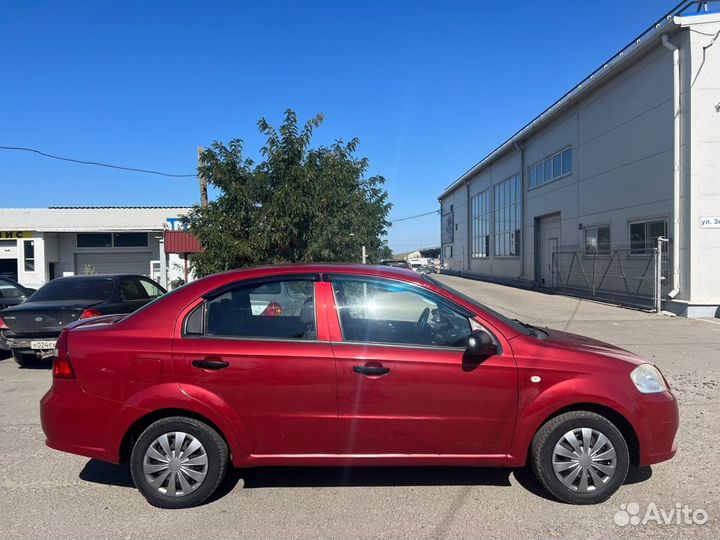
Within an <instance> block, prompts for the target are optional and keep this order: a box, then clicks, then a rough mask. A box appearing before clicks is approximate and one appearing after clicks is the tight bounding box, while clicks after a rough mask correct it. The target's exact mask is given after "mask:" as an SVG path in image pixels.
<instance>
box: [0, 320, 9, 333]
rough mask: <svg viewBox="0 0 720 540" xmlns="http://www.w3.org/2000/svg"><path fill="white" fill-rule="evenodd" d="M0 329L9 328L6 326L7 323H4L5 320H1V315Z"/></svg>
mask: <svg viewBox="0 0 720 540" xmlns="http://www.w3.org/2000/svg"><path fill="white" fill-rule="evenodd" d="M0 330H10V328H8V325H7V324H5V321H3V318H2V317H0Z"/></svg>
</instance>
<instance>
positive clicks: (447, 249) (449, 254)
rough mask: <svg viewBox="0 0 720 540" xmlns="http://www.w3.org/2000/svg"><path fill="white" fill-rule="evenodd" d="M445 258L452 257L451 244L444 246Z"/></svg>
mask: <svg viewBox="0 0 720 540" xmlns="http://www.w3.org/2000/svg"><path fill="white" fill-rule="evenodd" d="M445 258H446V259H452V246H445Z"/></svg>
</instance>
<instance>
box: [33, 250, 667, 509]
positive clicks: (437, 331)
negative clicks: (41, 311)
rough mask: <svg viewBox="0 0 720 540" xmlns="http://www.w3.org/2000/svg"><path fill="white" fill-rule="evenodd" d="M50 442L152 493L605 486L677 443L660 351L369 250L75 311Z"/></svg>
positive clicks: (195, 500) (578, 491)
mask: <svg viewBox="0 0 720 540" xmlns="http://www.w3.org/2000/svg"><path fill="white" fill-rule="evenodd" d="M41 415H42V426H43V430H44V431H45V434H46V436H47V444H48V445H49V446H50V447H52V448H56V449H58V450H62V451H65V452H71V453H75V454H80V455H83V456H89V457H92V458H96V459H100V460H104V461H109V462H112V463H119V462H121V461H123V460H127V459H129V460H130V463H131V471H132V476H133V479H134V481H135V484H136V486H137V487H138V489H139V490H140V491H141V492H142V494H143V495H144V496H145V497H146V498H147V500H148V501H149V502H150V503H151V504H154V505H156V506H160V507H164V508H182V507H189V506H194V505H197V504H200V503H201V502H203V501H204V500H205V499H207V498H208V497H209V496H210V495H211V494H212V493H213V492H214V491H215V489H216V488H217V487H218V485H219V484H220V483H221V481H222V479H223V476H224V475H225V472H226V470H227V467H228V466H229V465H232V466H235V467H252V466H258V465H311V466H395V465H460V466H483V465H486V466H504V467H522V466H524V465H525V464H526V463H528V462H530V463H531V464H532V466H533V468H534V470H535V472H536V474H537V476H538V478H539V479H540V482H541V483H542V484H543V486H545V488H547V490H548V491H549V492H551V493H552V494H553V495H554V496H555V497H557V498H558V499H560V500H562V501H566V502H570V503H577V504H590V503H597V502H600V501H604V500H606V499H607V498H608V497H610V496H611V495H612V494H613V493H614V492H615V491H616V490H617V489H618V487H619V486H620V485H621V484H622V483H623V481H624V480H625V476H626V474H627V471H628V467H629V466H630V465H631V464H633V465H649V464H652V463H657V462H660V461H663V460H667V459H670V458H671V457H672V456H673V455H674V454H675V444H674V438H675V433H676V431H677V428H678V407H677V402H676V400H675V397H674V396H673V395H672V394H671V393H670V390H669V388H668V384H667V381H666V380H665V379H664V377H663V376H662V375H661V374H660V372H659V371H658V369H657V368H656V367H655V366H653V365H652V364H650V363H648V362H646V361H644V360H643V359H641V358H639V357H637V356H635V355H634V354H632V353H630V352H628V351H625V350H623V349H620V348H618V347H614V346H612V345H608V344H606V343H602V342H599V341H595V340H592V339H588V338H584V337H581V336H577V335H572V334H567V333H564V332H558V331H555V330H549V329H544V328H536V327H533V326H531V325H528V324H525V323H522V322H519V321H516V320H510V319H508V318H507V317H505V316H503V315H500V314H499V313H496V312H494V311H493V310H491V309H489V308H487V307H485V306H483V305H482V304H479V303H478V302H476V301H474V300H472V299H470V298H468V297H466V296H464V295H462V294H460V293H458V292H456V291H453V290H452V289H450V288H448V287H447V286H446V285H444V284H442V283H440V282H438V281H436V280H434V279H433V278H431V277H429V276H425V275H421V274H417V273H415V272H412V271H408V270H402V269H396V268H389V267H373V266H364V265H332V264H311V265H290V266H274V267H266V268H251V269H245V270H238V271H233V272H228V273H224V274H217V275H213V276H209V277H207V278H204V279H201V280H198V281H195V282H193V283H190V284H188V285H186V286H184V287H181V288H180V289H177V290H175V291H173V292H171V293H169V294H167V295H166V296H164V297H162V298H160V299H158V300H156V301H154V302H152V303H150V304H148V305H147V306H145V307H144V308H141V309H140V310H138V311H137V312H135V313H133V314H132V315H125V316H105V317H98V318H94V319H88V320H85V321H78V322H77V323H73V324H72V325H70V326H69V327H68V329H67V330H65V331H64V332H63V333H62V335H61V337H60V339H59V342H58V344H57V350H56V356H55V362H54V367H53V385H52V388H51V389H50V390H49V391H48V392H47V394H46V395H45V396H44V397H43V399H42V402H41Z"/></svg>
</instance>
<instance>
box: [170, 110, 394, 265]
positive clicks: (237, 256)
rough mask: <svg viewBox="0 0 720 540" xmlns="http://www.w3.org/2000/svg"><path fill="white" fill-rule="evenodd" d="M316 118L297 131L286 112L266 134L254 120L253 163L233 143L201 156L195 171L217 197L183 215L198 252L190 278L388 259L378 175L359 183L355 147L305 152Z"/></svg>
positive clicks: (385, 209) (363, 164)
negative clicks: (262, 139) (258, 143)
mask: <svg viewBox="0 0 720 540" xmlns="http://www.w3.org/2000/svg"><path fill="white" fill-rule="evenodd" d="M322 121H323V117H322V115H317V116H315V117H314V118H312V119H311V120H309V121H308V122H307V123H305V125H304V126H303V127H302V128H299V127H298V120H297V115H296V114H295V113H294V112H293V111H291V110H287V111H286V112H285V118H284V121H283V123H282V125H281V126H280V127H279V128H278V129H275V128H274V127H272V126H271V125H270V124H269V123H268V122H267V121H266V120H265V119H264V118H263V119H260V121H259V122H258V127H259V129H260V132H261V133H262V134H263V135H265V136H266V138H267V142H266V144H265V146H264V147H263V148H262V150H261V154H262V161H260V162H259V163H255V162H253V161H252V160H251V159H248V158H246V157H244V156H243V143H242V141H241V140H239V139H234V140H232V141H230V143H228V144H227V145H224V144H222V143H220V142H217V141H216V142H215V143H213V145H212V147H211V148H209V149H208V150H206V151H204V152H203V154H202V156H201V166H200V172H201V173H202V174H204V175H205V177H206V178H207V179H208V182H209V183H210V184H211V185H213V186H215V187H216V188H217V190H218V191H219V192H220V194H219V196H218V197H217V198H216V199H215V200H213V201H211V202H210V204H209V205H208V207H207V208H202V207H200V206H194V207H193V208H192V210H191V211H190V213H189V214H188V216H187V217H186V218H184V221H185V223H186V225H188V227H189V230H190V232H192V233H193V234H194V235H195V236H196V237H197V238H198V240H199V241H200V243H201V244H202V246H203V247H204V249H205V251H204V252H203V253H201V254H198V255H196V256H195V257H194V258H193V262H192V265H193V268H194V270H195V272H196V273H197V274H198V275H200V276H204V275H208V274H211V273H214V272H220V271H224V270H229V269H232V268H240V267H244V266H252V265H258V264H277V263H288V262H320V261H325V262H358V261H359V260H360V258H361V249H362V247H361V246H363V245H364V246H366V250H367V256H368V261H369V262H378V261H380V260H382V259H384V258H389V257H390V249H389V248H388V246H387V241H386V236H387V228H388V227H389V226H390V223H389V222H388V221H387V216H388V213H389V211H390V208H391V204H390V203H389V202H388V194H387V192H386V191H385V190H384V189H383V184H384V183H385V179H384V178H383V177H382V176H371V177H366V176H365V173H366V172H367V169H368V160H367V159H365V158H357V157H356V156H355V152H356V150H357V147H358V140H357V139H352V140H351V141H350V142H347V143H345V142H343V141H342V140H339V141H336V142H335V143H334V144H332V145H331V146H330V147H323V146H320V147H317V148H311V146H310V143H311V139H312V134H313V130H314V129H315V128H317V127H318V126H320V124H321V123H322Z"/></svg>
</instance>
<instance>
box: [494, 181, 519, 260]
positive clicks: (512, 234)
mask: <svg viewBox="0 0 720 540" xmlns="http://www.w3.org/2000/svg"><path fill="white" fill-rule="evenodd" d="M521 196H522V180H521V179H520V175H519V174H516V175H515V176H511V177H510V178H508V179H507V180H504V181H502V182H500V183H499V184H497V185H496V186H495V256H496V257H519V256H520V232H521V227H522V218H521V212H522V207H521V203H520V200H521Z"/></svg>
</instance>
